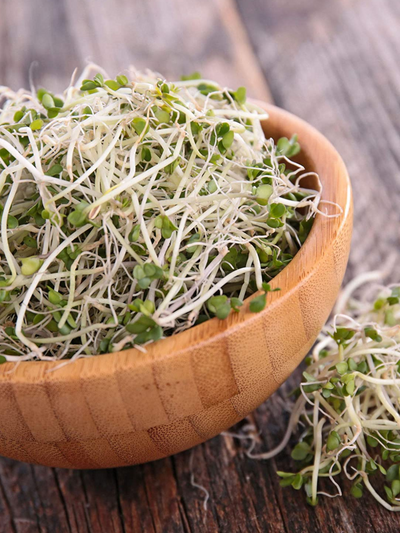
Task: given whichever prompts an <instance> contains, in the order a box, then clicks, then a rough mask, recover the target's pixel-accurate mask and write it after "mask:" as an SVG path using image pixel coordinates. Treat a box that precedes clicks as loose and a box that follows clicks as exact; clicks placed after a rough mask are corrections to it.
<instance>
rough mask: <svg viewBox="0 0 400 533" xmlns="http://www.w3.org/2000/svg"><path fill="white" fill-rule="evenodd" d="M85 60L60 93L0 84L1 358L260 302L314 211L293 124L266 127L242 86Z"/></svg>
mask: <svg viewBox="0 0 400 533" xmlns="http://www.w3.org/2000/svg"><path fill="white" fill-rule="evenodd" d="M90 68H91V67H90ZM100 70H101V69H100ZM88 72H89V69H88V70H87V71H86V72H85V73H84V74H83V75H82V77H81V78H80V79H79V80H78V81H77V82H76V83H73V82H71V85H70V86H69V87H68V88H67V89H66V91H65V92H64V94H63V95H62V97H60V96H55V95H54V94H52V93H51V92H49V91H47V90H45V89H39V90H38V91H37V92H36V91H34V90H32V91H24V90H20V91H18V92H14V91H12V90H11V89H9V88H6V87H1V88H0V99H2V100H3V101H4V105H3V108H2V109H1V110H0V211H1V228H0V354H1V355H0V358H1V361H2V362H4V361H21V360H32V359H36V360H37V359H41V360H58V359H63V358H69V359H70V358H77V357H81V356H90V355H96V354H101V353H108V352H116V351H119V350H123V349H126V348H131V347H133V346H140V345H143V344H146V343H148V342H151V341H156V340H158V339H160V338H162V337H165V336H169V335H172V334H173V333H176V332H179V331H182V330H184V329H187V328H189V327H191V326H192V325H194V324H198V323H201V322H203V321H205V320H207V319H209V318H212V317H214V316H217V317H218V318H219V319H223V318H225V317H226V316H227V315H228V314H229V313H230V312H231V311H233V312H235V311H239V308H240V306H241V305H242V303H243V300H244V299H245V298H246V297H248V296H250V295H252V294H254V293H256V292H257V291H261V292H258V294H257V296H255V297H254V300H253V301H252V302H251V311H260V310H261V309H262V308H263V307H264V306H265V293H266V292H267V291H268V290H269V285H268V282H269V280H270V279H271V278H273V277H274V276H276V274H278V273H279V272H280V271H281V270H282V269H283V268H284V267H285V266H286V265H287V264H288V263H289V262H290V260H291V259H292V258H293V256H294V255H295V254H296V252H297V251H298V249H299V247H300V246H301V244H302V243H303V242H304V239H305V238H306V236H307V234H308V232H309V230H310V227H311V224H312V221H313V216H314V215H315V213H316V212H317V211H318V202H319V199H320V187H319V186H318V187H317V189H318V190H314V189H310V188H307V187H306V184H307V180H304V181H303V178H304V177H306V176H310V175H312V174H313V173H312V172H307V171H306V169H304V167H303V166H301V165H300V164H298V163H295V162H293V161H292V160H291V158H292V157H293V156H295V155H296V154H297V153H298V152H299V150H300V146H299V144H298V142H297V139H296V136H293V137H292V138H291V139H287V138H282V139H280V140H279V141H278V142H277V143H276V144H275V143H274V141H273V140H272V139H266V138H265V136H264V133H263V129H262V127H261V121H263V120H265V119H267V118H268V116H267V113H266V112H265V110H263V109H262V108H260V107H258V106H257V105H256V104H254V103H251V102H248V101H247V100H246V90H245V89H244V88H243V87H241V88H239V89H237V90H236V91H232V90H228V89H226V88H223V87H220V86H219V85H218V84H216V83H215V82H211V81H208V80H203V79H199V78H200V77H199V76H198V75H197V74H196V75H192V76H189V77H187V78H185V79H183V80H181V81H177V82H173V83H170V82H167V81H166V80H164V79H163V78H161V77H158V76H157V75H156V74H153V73H151V72H149V73H146V74H142V73H138V72H131V73H129V77H128V76H125V75H120V76H118V77H117V78H116V79H107V76H106V74H105V73H104V72H102V71H101V73H99V74H96V75H95V76H94V78H93V79H87V78H88V76H89V74H88Z"/></svg>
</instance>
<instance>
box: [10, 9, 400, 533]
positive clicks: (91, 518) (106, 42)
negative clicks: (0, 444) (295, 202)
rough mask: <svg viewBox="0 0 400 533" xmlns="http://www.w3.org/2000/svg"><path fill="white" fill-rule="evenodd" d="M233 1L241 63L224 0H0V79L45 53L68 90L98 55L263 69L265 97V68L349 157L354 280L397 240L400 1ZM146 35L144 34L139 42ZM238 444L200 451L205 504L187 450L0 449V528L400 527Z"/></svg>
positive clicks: (281, 395) (264, 441) (264, 421)
mask: <svg viewBox="0 0 400 533" xmlns="http://www.w3.org/2000/svg"><path fill="white" fill-rule="evenodd" d="M100 3H103V2H98V4H100ZM104 4H105V5H106V6H107V5H108V2H104ZM161 4H163V5H161ZM236 4H237V7H238V11H239V13H240V16H238V14H237V12H235V10H234V7H235V6H234V3H233V2H229V7H230V9H231V13H232V12H233V13H234V16H235V19H236V20H238V21H239V29H240V33H239V35H242V34H243V28H244V27H245V28H246V30H247V35H245V37H246V40H245V43H244V46H243V49H244V50H246V55H245V56H244V57H245V59H243V60H242V63H240V66H238V65H239V63H238V61H237V60H236V59H235V54H237V51H238V50H241V49H242V43H241V42H240V37H237V36H236V33H237V32H236V27H237V26H232V25H231V24H229V25H227V24H225V23H224V20H225V18H224V17H225V14H224V11H223V10H221V9H220V6H222V3H221V2H218V1H215V2H212V1H211V0H203V1H202V2H198V1H196V0H186V1H185V2H176V1H171V0H158V1H154V0H141V1H139V0H130V1H129V2H128V0H115V1H114V2H113V9H115V10H118V11H119V12H120V13H121V10H122V9H123V10H124V11H123V13H124V14H126V16H121V15H115V14H112V17H113V21H111V15H110V12H106V11H105V10H104V9H101V8H100V9H97V8H96V7H97V6H96V5H94V2H77V1H70V0H69V1H66V0H57V1H56V0H35V1H34V2H32V1H29V0H13V2H7V1H6V0H0V15H1V17H0V82H1V83H7V84H11V85H12V86H13V87H14V88H17V87H19V86H21V85H24V86H27V84H28V76H27V70H28V67H29V65H30V64H31V62H32V61H33V60H39V62H40V64H39V67H38V69H37V71H36V75H35V78H36V80H37V83H38V85H44V86H47V87H49V88H53V89H57V88H61V87H63V86H64V85H65V83H66V81H67V80H68V78H69V76H70V73H71V71H72V69H73V68H75V66H79V67H80V66H81V65H83V64H84V61H85V59H87V58H88V57H89V56H91V58H92V59H94V60H97V61H98V62H101V63H102V64H105V63H106V61H107V64H106V66H107V68H108V69H109V70H110V72H113V69H114V68H115V71H116V72H117V71H119V70H121V69H123V68H125V65H126V63H127V62H134V63H136V64H138V65H140V66H143V65H145V66H147V65H152V66H153V67H155V68H158V69H160V70H162V71H163V72H165V73H166V74H168V75H173V76H179V75H180V74H181V73H182V72H183V73H187V72H189V71H192V70H201V71H202V72H204V73H205V74H206V75H210V76H211V75H213V76H214V77H215V78H217V79H219V80H220V81H221V82H226V81H225V80H227V78H225V76H231V77H232V78H233V81H232V82H230V84H231V85H233V86H238V85H242V84H244V80H245V79H249V80H253V79H255V80H257V81H256V82H255V83H254V82H253V83H252V85H251V90H250V91H249V92H250V93H251V94H252V95H253V96H255V97H258V98H260V99H263V100H266V99H267V98H266V96H265V89H264V87H265V82H264V81H263V78H262V76H260V72H261V68H260V67H259V66H258V64H259V65H260V66H261V67H262V71H263V73H264V74H265V78H266V79H267V81H268V84H269V86H270V88H271V92H272V93H273V97H274V99H275V102H276V103H277V104H278V105H280V106H282V107H285V108H287V109H289V110H290V111H292V112H294V113H296V114H298V115H300V116H302V117H303V118H305V119H306V120H308V121H309V122H311V123H312V124H314V125H315V126H316V127H318V129H320V130H321V131H322V132H323V133H324V134H325V135H326V136H327V137H328V138H329V139H330V140H331V141H332V142H333V143H334V144H335V146H336V147H337V148H338V150H339V152H340V153H341V155H342V156H343V157H344V159H345V162H346V165H347V167H348V169H349V172H350V175H351V178H352V184H353V189H354V193H355V220H354V222H355V226H354V232H353V244H352V252H351V254H350V264H349V268H348V274H347V277H348V278H349V277H350V276H352V275H353V274H354V273H357V272H360V271H363V270H366V269H369V268H380V267H382V265H383V264H384V263H385V258H386V257H387V256H388V254H389V253H391V252H392V251H396V250H397V253H398V250H399V249H400V246H399V236H400V235H399V227H400V225H399V222H400V214H399V210H398V202H399V189H400V171H399V154H400V149H399V148H400V146H399V139H400V137H399V131H400V114H399V96H398V95H399V94H400V75H399V70H398V58H399V57H400V22H399V17H400V6H399V3H398V2H396V1H393V0H379V1H377V0H331V1H329V2H321V1H320V0H302V2H292V1H289V0H268V2H266V1H265V0H237V2H236ZM225 5H226V4H225ZM93 6H94V8H93ZM176 6H179V7H180V9H177V7H176ZM66 13H67V14H68V15H67V16H66ZM160 13H162V20H163V21H162V23H160V22H159V21H160ZM200 16H201V20H199V17H200ZM116 19H117V20H118V21H119V25H118V27H115V26H114V24H115V23H114V21H115V20H116ZM189 23H190V27H188V24H189ZM55 24H56V26H55ZM107 24H108V29H107V37H104V30H103V28H105V27H106V26H107ZM99 28H100V29H99ZM182 28H184V31H185V36H184V37H182V38H181V37H178V36H177V35H182ZM199 28H200V29H201V31H200V30H199ZM155 34H156V35H155ZM175 34H177V35H175ZM94 35H96V36H97V37H96V38H94V37H93V36H94ZM119 35H121V36H122V37H119ZM72 36H74V39H73V38H72ZM143 36H144V37H143ZM147 36H148V37H147ZM115 39H118V44H116V40H115ZM140 40H142V41H143V43H144V44H140V43H139V44H138V41H140ZM154 40H156V41H157V42H158V48H157V50H155V49H154V48H153V44H154ZM174 42H179V43H180V44H179V49H178V50H175V51H171V50H173V49H172V47H171V43H174ZM234 42H236V45H235V44H232V43H234ZM249 42H250V43H251V45H252V47H253V50H254V51H255V54H256V56H257V59H258V64H257V61H256V60H255V58H254V55H252V54H251V47H250V46H249ZM233 46H234V47H235V52H232V47H233ZM88 47H89V48H90V52H88ZM126 50H128V52H127V51H126ZM165 50H168V52H167V53H166V52H165ZM158 54H160V60H159V59H158V57H159V56H158ZM111 56H112V58H111V63H110V57H111ZM215 57H217V58H218V59H217V60H216V59H215ZM161 58H162V60H161ZM158 61H159V62H158ZM155 62H158V63H157V65H156V63H155ZM212 65H218V66H217V67H212ZM247 65H248V67H247ZM211 73H212V74H211ZM232 78H231V79H232ZM260 79H261V80H262V81H261V82H260ZM245 84H246V83H245ZM247 85H249V84H247ZM372 205H373V206H374V208H371V206H372ZM399 274H400V262H399V261H397V263H396V264H395V269H394V273H393V275H392V279H393V280H397V281H398V280H399V277H400V276H399ZM299 376H300V372H297V373H295V374H294V375H293V376H292V378H291V379H290V380H289V381H288V382H287V383H286V384H285V385H284V386H283V387H281V389H280V391H279V392H278V393H276V394H275V395H273V396H272V397H271V398H270V399H269V400H268V402H266V403H265V404H264V405H263V406H262V407H260V408H259V409H257V410H256V411H255V413H254V419H253V421H254V422H255V423H256V425H257V427H258V428H259V429H260V431H261V435H260V444H259V446H258V449H259V450H265V449H268V448H271V447H272V446H273V445H274V444H276V443H277V442H278V441H279V440H280V438H281V436H282V435H283V433H284V431H285V427H286V423H287V420H288V413H287V412H286V409H287V407H288V403H287V400H286V394H287V393H288V392H289V391H290V390H291V389H292V388H293V387H294V386H296V384H297V383H298V381H299V379H300V378H299ZM243 448H244V444H243V443H242V442H238V441H236V440H234V439H231V438H229V437H226V436H219V437H216V438H214V439H212V440H211V441H208V442H207V443H205V444H202V445H201V446H198V447H196V448H195V450H194V452H193V454H194V460H193V470H194V474H195V480H196V481H197V482H198V483H200V484H202V485H204V486H205V487H206V488H207V489H208V490H209V491H210V500H209V503H208V507H207V511H204V510H203V506H202V498H203V493H202V492H201V491H199V490H198V489H196V488H195V487H192V486H191V484H190V473H191V469H190V457H191V453H192V452H190V451H188V452H183V453H180V454H178V455H176V456H174V457H172V458H168V459H164V460H161V461H157V462H155V463H153V464H149V465H142V466H136V467H128V468H122V469H118V470H113V471H109V470H104V471H84V472H79V471H72V470H62V469H48V468H46V467H39V466H35V467H31V466H30V465H27V464H25V463H19V462H16V461H11V460H8V459H3V460H1V461H0V531H4V532H5V533H9V532H12V533H53V532H54V531H57V532H58V531H60V532H61V533H64V532H68V533H71V532H73V533H76V532H78V533H81V532H84V533H87V532H90V533H92V532H93V533H98V532H106V533H109V532H110V531H111V532H112V531H118V532H119V531H123V532H125V533H132V532H135V533H136V532H141V531H143V532H146V533H147V532H151V533H152V532H157V533H158V532H168V533H169V532H179V533H181V532H196V533H197V532H201V533H202V532H208V531H211V532H214V531H221V532H226V533H231V532H246V533H248V532H251V533H252V532H253V531H255V532H267V533H268V532H271V533H276V532H279V533H280V532H285V533H289V532H290V533H292V532H295V533H305V532H306V533H309V532H316V531H318V532H323V533H328V532H329V533H344V532H346V533H378V532H379V533H391V532H396V531H398V529H399V526H398V516H397V515H394V514H390V513H388V512H387V511H385V510H383V509H382V508H381V507H379V506H378V505H377V504H376V503H375V501H374V500H373V499H372V498H370V497H369V496H366V497H364V498H363V499H362V500H355V499H354V498H351V497H350V496H348V486H346V484H344V483H342V485H343V486H344V489H346V488H347V497H346V498H338V499H335V500H327V499H322V500H321V504H320V506H319V507H317V508H316V509H314V508H310V507H309V506H307V505H306V503H305V497H304V495H303V494H300V493H298V492H296V491H294V490H291V489H288V488H284V489H282V488H280V487H279V485H278V479H277V476H276V470H277V469H290V468H293V464H292V461H291V459H290V446H288V449H287V451H286V453H282V454H281V455H280V456H279V457H278V458H277V459H276V460H271V461H263V462H258V461H253V460H249V459H247V458H246V457H245V456H244V455H243ZM327 488H328V487H327Z"/></svg>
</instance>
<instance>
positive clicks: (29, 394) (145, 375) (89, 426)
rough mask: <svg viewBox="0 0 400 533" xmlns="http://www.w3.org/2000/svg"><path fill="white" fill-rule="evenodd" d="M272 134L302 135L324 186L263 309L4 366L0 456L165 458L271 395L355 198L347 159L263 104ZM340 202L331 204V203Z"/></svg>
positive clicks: (342, 247)
mask: <svg viewBox="0 0 400 533" xmlns="http://www.w3.org/2000/svg"><path fill="white" fill-rule="evenodd" d="M265 107H266V109H267V110H268V112H269V113H270V119H269V120H268V121H266V122H265V124H264V127H265V131H266V133H267V135H268V136H271V137H274V138H279V137H281V136H286V137H290V136H291V135H292V134H293V133H297V134H298V137H299V142H300V144H301V147H302V154H303V155H302V156H301V157H300V158H299V160H300V161H301V162H303V163H304V164H305V166H306V168H307V169H310V170H315V171H316V172H317V173H318V174H319V176H320V179H321V182H322V185H323V194H322V203H321V209H327V210H328V211H329V212H330V213H333V212H334V211H335V208H333V207H332V206H331V205H329V204H324V203H323V201H324V200H327V201H329V202H334V203H336V204H338V205H339V206H340V207H341V208H342V213H341V215H340V216H338V217H336V218H334V217H331V218H328V217H324V216H320V215H318V216H317V217H316V220H315V223H314V226H313V228H312V230H311V233H310V235H309V237H308V239H307V240H306V242H305V244H304V246H303V247H302V248H301V250H300V252H299V253H298V254H297V255H296V257H295V258H294V260H293V261H292V262H291V263H290V265H289V266H287V267H286V268H285V269H284V270H283V271H282V272H281V273H280V274H279V275H278V276H277V277H276V278H275V279H274V280H273V281H272V286H273V287H280V288H281V291H280V292H274V293H271V294H269V295H268V304H267V307H266V309H265V310H264V311H262V312H261V313H258V314H253V313H250V312H249V310H248V302H246V303H245V305H244V306H243V308H242V310H241V312H240V313H237V314H235V313H232V314H231V315H230V316H229V317H228V318H227V319H226V320H218V319H216V318H215V319H213V320H210V321H208V322H206V323H204V324H202V325H199V326H196V327H193V328H191V329H189V330H187V331H184V332H182V333H179V334H177V335H176V336H174V337H170V338H167V339H162V340H160V341H158V342H156V343H154V344H151V345H150V346H148V347H147V353H142V352H140V351H138V350H136V349H131V350H126V351H123V352H119V353H114V354H106V355H100V356H97V357H89V358H87V359H80V360H77V361H76V362H74V363H71V364H67V365H65V366H63V367H61V368H58V369H55V366H56V365H59V363H47V362H23V363H21V364H19V366H17V368H15V367H14V365H13V364H12V363H5V364H3V365H1V366H0V406H1V408H0V454H2V455H5V456H6V457H11V458H13V459H19V460H22V461H28V462H30V463H38V464H42V465H48V466H57V467H66V468H106V467H115V466H123V465H132V464H136V463H143V462H146V461H152V460H154V459H160V458H161V457H165V456H167V455H171V454H174V453H177V452H180V451H181V450H185V449H187V448H190V447H191V446H195V445H196V444H199V443H201V442H203V441H205V440H207V439H209V438H211V437H213V436H214V435H217V434H218V433H220V432H221V431H223V430H225V429H227V428H228V427H230V426H231V425H232V424H235V423H236V422H238V421H239V420H241V419H242V418H243V417H245V416H246V415H247V414H248V413H249V412H250V411H252V410H253V409H255V408H256V407H257V406H258V405H260V404H261V403H262V402H263V401H264V400H265V399H266V398H268V397H269V396H270V395H271V394H272V393H273V392H274V391H275V390H276V389H277V388H278V387H279V385H280V384H281V383H282V382H283V381H284V380H285V379H286V378H287V377H288V376H289V375H290V373H291V372H292V371H293V370H294V369H295V368H296V366H297V365H298V364H299V363H300V361H301V360H302V359H303V357H304V356H305V354H306V353H307V352H308V350H309V349H310V348H311V346H312V344H313V343H314V341H315V339H316V337H317V335H318V333H319V332H320V330H321V328H322V326H323V324H324V323H325V321H326V319H327V318H328V315H329V313H330V311H331V309H332V306H333V304H334V301H335V299H336V296H337V293H338V290H339V287H340V284H341V282H342V278H343V275H344V271H345V268H346V263H347V258H348V253H349V248H350V237H351V229H352V196H351V188H350V182H349V178H348V175H347V171H346V168H345V166H344V164H343V161H342V160H341V158H340V156H339V155H338V153H337V152H336V150H335V149H334V148H333V146H332V145H331V144H330V143H329V142H328V141H327V140H326V139H325V138H324V137H323V136H322V135H321V134H320V133H318V132H317V131H316V130H315V129H314V128H312V127H311V126H309V125H308V124H306V123H305V122H303V121H302V120H300V119H299V118H296V117H295V116H293V115H291V114H290V113H287V112H285V111H282V110H281V109H278V108H276V107H274V106H270V105H266V106H265ZM336 211H337V210H336Z"/></svg>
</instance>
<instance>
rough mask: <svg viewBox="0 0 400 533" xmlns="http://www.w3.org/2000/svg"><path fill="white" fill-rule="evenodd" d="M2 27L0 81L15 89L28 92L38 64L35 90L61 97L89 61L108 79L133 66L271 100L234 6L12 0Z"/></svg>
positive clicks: (228, 1) (223, 0)
mask: <svg viewBox="0 0 400 533" xmlns="http://www.w3.org/2000/svg"><path fill="white" fill-rule="evenodd" d="M2 20H3V24H0V44H1V50H2V51H3V53H2V54H1V60H0V80H1V83H2V84H5V85H10V86H11V87H13V88H18V87H20V86H28V85H29V79H28V71H29V67H30V65H31V64H32V63H33V62H36V63H37V66H36V67H34V68H33V73H34V76H33V78H34V80H35V83H36V84H37V85H38V86H39V85H44V86H46V87H48V88H49V89H51V90H54V91H57V90H60V89H62V88H64V87H65V86H66V85H67V84H68V83H69V80H70V77H71V75H72V72H73V70H74V69H75V68H76V67H77V68H78V69H82V68H83V67H84V66H85V63H86V61H88V60H91V61H94V62H97V63H99V64H101V65H102V66H103V67H104V68H105V69H106V70H107V71H108V72H109V73H110V75H112V76H115V75H116V74H118V73H119V72H121V71H123V70H124V69H126V68H127V67H128V66H129V65H132V64H133V65H135V67H136V68H139V69H145V68H151V69H153V70H155V71H159V72H162V73H163V75H165V76H167V77H170V78H174V77H178V78H179V77H180V76H181V75H182V74H188V73H191V72H193V71H195V70H199V71H200V72H201V73H202V74H203V76H205V77H209V78H211V79H216V80H218V81H219V82H220V83H222V84H226V85H228V86H231V87H233V88H236V87H238V86H240V85H243V84H246V86H247V88H248V90H249V93H250V94H251V95H252V96H253V97H256V98H260V99H264V100H269V98H270V95H269V90H268V87H267V85H266V83H265V81H264V77H263V75H262V72H261V70H260V68H259V66H258V63H257V61H256V60H255V58H254V55H253V52H252V49H251V45H250V42H249V40H248V38H247V34H246V31H245V30H244V27H243V25H242V23H241V20H240V18H239V16H238V13H237V11H236V8H235V4H234V1H233V0H218V1H216V2H215V1H213V0H204V1H202V2H197V1H196V0H169V1H165V0H151V1H144V0H133V1H132V0H118V1H115V0H103V1H102V2H98V1H97V0H87V1H85V2H82V1H81V0H69V1H68V2H63V1H60V2H54V1H52V0H36V1H35V2H34V3H33V2H30V1H29V0H15V1H13V2H12V3H9V2H3V6H2ZM7 20H18V24H15V25H9V24H7V23H5V21H7ZM5 51H7V52H6V53H5Z"/></svg>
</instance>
